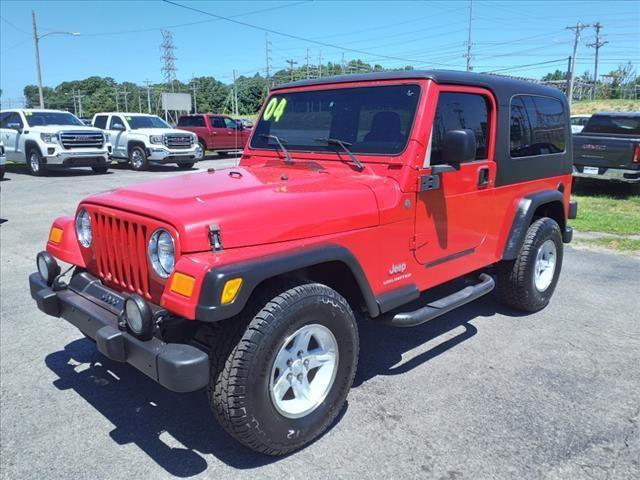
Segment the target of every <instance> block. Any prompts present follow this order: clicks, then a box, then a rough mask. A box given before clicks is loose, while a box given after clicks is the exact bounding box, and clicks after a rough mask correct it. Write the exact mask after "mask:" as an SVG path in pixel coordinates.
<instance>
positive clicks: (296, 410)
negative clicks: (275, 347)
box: [269, 324, 338, 418]
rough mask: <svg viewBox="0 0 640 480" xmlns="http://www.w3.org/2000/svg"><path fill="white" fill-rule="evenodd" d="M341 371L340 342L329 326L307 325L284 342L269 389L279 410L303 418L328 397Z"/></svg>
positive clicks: (274, 404)
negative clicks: (339, 370)
mask: <svg viewBox="0 0 640 480" xmlns="http://www.w3.org/2000/svg"><path fill="white" fill-rule="evenodd" d="M337 371H338V342H337V341H336V338H335V337H334V336H333V333H331V330H329V329H328V328H327V327H325V326H323V325H319V324H311V325H305V326H304V327H302V328H300V329H298V330H297V331H296V332H294V333H293V335H291V336H289V337H288V338H287V339H285V341H284V342H283V343H282V346H281V347H280V350H279V351H278V354H277V355H276V358H275V361H274V362H273V366H272V368H271V380H270V383H269V393H270V395H271V402H272V403H273V406H274V407H275V408H276V410H277V411H278V412H279V413H280V414H281V415H282V416H284V417H287V418H300V417H304V416H305V415H308V414H309V413H311V412H312V411H313V410H315V409H316V408H317V407H318V406H319V405H320V404H321V403H322V402H323V400H324V399H325V398H326V396H327V394H328V393H329V391H330V390H331V387H332V386H333V382H334V381H335V378H336V372H337Z"/></svg>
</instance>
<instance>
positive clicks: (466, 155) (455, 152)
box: [442, 128, 476, 166]
mask: <svg viewBox="0 0 640 480" xmlns="http://www.w3.org/2000/svg"><path fill="white" fill-rule="evenodd" d="M475 158H476V136H475V134H474V133H473V130H470V129H468V128H465V129H461V130H447V131H446V132H445V134H444V141H443V142H442V161H443V162H444V163H447V164H449V165H454V166H457V165H459V164H461V163H462V162H468V161H470V160H473V159H475Z"/></svg>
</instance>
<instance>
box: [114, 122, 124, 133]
mask: <svg viewBox="0 0 640 480" xmlns="http://www.w3.org/2000/svg"><path fill="white" fill-rule="evenodd" d="M111 128H112V130H119V131H121V132H124V125H122V124H121V123H114V124H113V127H111Z"/></svg>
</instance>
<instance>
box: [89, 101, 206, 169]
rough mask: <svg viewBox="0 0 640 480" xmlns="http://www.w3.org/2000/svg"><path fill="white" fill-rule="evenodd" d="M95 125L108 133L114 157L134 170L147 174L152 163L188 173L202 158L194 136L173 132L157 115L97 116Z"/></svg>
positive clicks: (95, 116)
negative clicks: (172, 166) (167, 165)
mask: <svg viewBox="0 0 640 480" xmlns="http://www.w3.org/2000/svg"><path fill="white" fill-rule="evenodd" d="M92 123H93V126H94V127H98V128H101V129H102V130H104V131H105V132H107V134H108V139H109V143H110V144H111V157H112V158H113V159H114V160H116V161H117V162H118V163H130V164H131V168H133V169H134V170H146V169H147V168H148V167H149V164H150V163H160V164H167V163H175V164H177V165H178V168H181V169H184V170H188V169H190V168H192V167H193V165H194V164H195V162H197V161H199V160H200V159H201V158H202V151H201V150H200V147H199V145H198V142H197V139H196V137H195V135H193V134H192V133H189V132H187V131H185V130H179V129H175V128H171V127H170V126H169V125H168V124H167V122H165V121H164V120H162V119H161V118H160V117H158V116H157V115H148V114H146V113H125V112H105V113H96V114H95V115H94V116H93V122H92Z"/></svg>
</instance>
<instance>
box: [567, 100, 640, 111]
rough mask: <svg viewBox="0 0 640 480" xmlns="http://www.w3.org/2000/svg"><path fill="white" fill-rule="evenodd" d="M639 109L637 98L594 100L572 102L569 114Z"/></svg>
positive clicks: (639, 102)
mask: <svg viewBox="0 0 640 480" xmlns="http://www.w3.org/2000/svg"><path fill="white" fill-rule="evenodd" d="M638 110H640V101H638V100H594V101H593V102H591V101H582V102H573V104H572V105H571V114H572V115H576V114H588V113H597V112H637V111H638Z"/></svg>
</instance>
